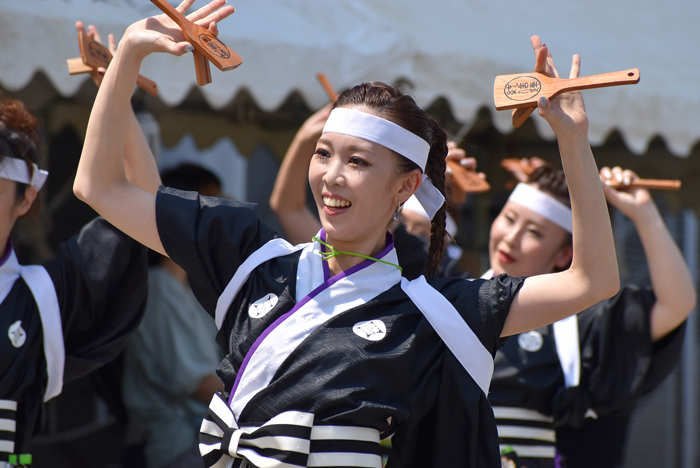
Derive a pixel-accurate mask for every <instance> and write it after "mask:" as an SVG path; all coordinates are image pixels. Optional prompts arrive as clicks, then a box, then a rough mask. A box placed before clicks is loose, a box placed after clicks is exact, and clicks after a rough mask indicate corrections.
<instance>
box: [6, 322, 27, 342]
mask: <svg viewBox="0 0 700 468" xmlns="http://www.w3.org/2000/svg"><path fill="white" fill-rule="evenodd" d="M7 336H9V337H10V342H11V343H12V346H14V347H15V348H19V347H20V346H22V345H23V344H24V342H25V341H27V332H25V331H24V328H22V321H21V320H17V321H16V322H15V323H13V324H12V325H10V328H9V329H8V330H7Z"/></svg>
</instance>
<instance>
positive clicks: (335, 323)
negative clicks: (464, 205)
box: [74, 1, 619, 468]
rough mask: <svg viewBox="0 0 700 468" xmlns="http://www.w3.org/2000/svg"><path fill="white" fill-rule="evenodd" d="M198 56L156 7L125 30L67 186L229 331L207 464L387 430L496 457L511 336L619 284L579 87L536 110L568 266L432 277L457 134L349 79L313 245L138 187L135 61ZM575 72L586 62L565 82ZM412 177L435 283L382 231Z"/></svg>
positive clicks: (223, 205)
mask: <svg viewBox="0 0 700 468" xmlns="http://www.w3.org/2000/svg"><path fill="white" fill-rule="evenodd" d="M191 3H192V2H191V1H186V2H184V3H183V4H182V5H180V7H179V8H180V9H181V11H185V10H187V8H188V7H189V6H190V5H191ZM212 5H213V6H215V7H219V6H222V5H223V2H221V1H217V2H214V3H212V4H210V6H212ZM205 8H208V7H205ZM230 13H231V7H223V8H221V9H219V10H218V12H214V13H212V14H211V15H209V16H208V17H207V18H204V19H203V20H201V24H204V25H205V26H208V27H209V28H210V29H212V30H213V32H215V28H214V27H213V24H212V21H214V20H219V19H223V18H224V17H226V16H228V15H229V14H230ZM200 18H201V17H200ZM188 47H190V46H189V44H188V43H187V42H185V41H184V38H183V37H182V35H181V33H180V32H179V30H178V29H177V28H175V27H174V24H173V23H172V22H171V21H170V20H169V19H168V18H167V17H166V16H164V15H160V16H157V17H153V18H149V19H148V20H145V21H140V22H138V23H135V24H133V25H132V26H130V27H129V28H128V29H127V31H126V33H125V35H124V38H123V39H122V42H121V44H120V46H119V50H118V51H117V53H116V55H115V58H114V60H113V61H112V63H111V65H110V67H109V69H108V70H107V73H106V75H105V78H104V81H103V83H102V86H101V88H100V91H99V93H98V95H97V99H96V102H95V106H94V107H93V110H92V115H91V116H90V122H89V125H88V130H87V136H86V140H85V145H84V148H83V154H82V158H81V162H80V166H79V169H78V173H77V176H76V181H75V186H74V188H75V192H76V194H77V195H78V196H79V197H80V198H81V199H83V200H85V201H86V202H88V203H90V204H91V206H93V207H94V208H95V209H96V210H97V211H98V212H100V213H102V214H103V215H104V216H106V217H107V219H109V220H110V222H112V223H113V224H114V225H115V226H117V227H119V228H120V229H122V230H124V232H126V233H127V234H129V235H130V236H133V237H134V238H135V239H137V240H139V241H140V242H143V243H144V244H146V245H147V246H149V247H151V248H152V249H154V250H156V251H158V252H161V253H163V254H165V255H168V256H170V257H171V258H172V259H173V260H174V261H175V262H176V263H178V264H179V265H180V266H182V267H183V268H184V269H185V271H187V273H188V275H189V277H190V282H191V285H192V289H193V291H194V293H195V295H196V296H197V297H198V299H199V300H200V302H201V303H202V305H203V306H204V308H205V309H206V310H207V311H208V312H209V313H210V314H211V315H212V317H213V318H214V320H215V322H216V324H217V326H218V327H219V330H220V332H219V338H220V339H219V343H221V344H222V346H223V347H224V351H225V353H226V357H225V358H224V362H223V363H222V365H221V366H220V367H219V375H220V377H221V378H222V380H223V383H224V387H225V389H226V391H225V393H224V394H222V395H217V396H216V397H215V398H214V399H213V400H212V403H211V405H210V408H209V409H210V412H209V414H208V415H207V417H206V418H205V420H204V422H203V423H202V428H201V435H200V451H201V453H202V455H203V458H204V461H205V464H206V465H207V466H215V467H224V466H233V467H236V468H237V467H240V466H241V464H245V466H250V465H252V466H267V467H282V466H314V467H326V466H340V465H342V466H346V467H350V466H353V467H377V468H379V467H380V466H381V457H380V456H379V441H380V439H382V438H384V437H388V436H389V435H391V434H394V437H393V441H394V446H393V449H392V452H391V454H390V456H389V465H390V466H392V467H414V466H415V467H419V466H420V467H424V466H463V467H494V468H495V467H497V466H498V465H499V463H500V460H499V456H498V447H497V439H496V428H495V424H494V419H493V414H492V411H491V408H490V406H489V404H488V402H487V399H486V394H487V393H488V387H489V383H490V381H491V375H492V366H493V355H494V354H495V352H496V349H497V348H498V346H499V345H500V343H501V337H505V336H508V335H511V334H515V333H520V332H524V331H527V330H530V329H533V328H536V327H538V326H542V325H544V324H547V323H551V322H553V321H556V320H559V319H561V318H563V317H566V316H568V315H571V314H574V313H576V312H578V311H580V310H582V309H584V308H586V307H588V306H590V305H592V304H594V303H596V302H598V301H599V300H601V299H603V298H605V297H609V296H611V295H613V294H614V293H615V292H616V291H617V289H618V283H619V279H618V274H617V264H616V260H615V253H614V247H613V241H612V233H611V228H610V224H609V219H608V215H607V212H606V206H605V199H604V196H603V193H602V190H601V188H600V182H599V179H598V171H597V169H596V166H595V162H594V161H593V157H592V154H591V151H590V147H589V144H588V140H587V136H586V133H587V127H588V120H587V117H586V114H585V111H584V108H583V102H582V99H581V96H580V94H577V93H574V94H565V95H562V96H560V97H558V98H557V99H556V100H554V101H552V102H549V101H548V100H547V99H543V100H542V102H541V103H540V106H539V112H540V114H541V115H542V116H543V117H545V118H546V119H547V121H548V122H550V124H551V126H552V128H553V129H554V131H555V133H556V134H557V136H558V138H559V141H560V145H561V149H562V151H561V152H562V160H563V163H564V167H565V168H566V170H567V171H570V172H571V174H575V182H573V183H572V184H571V186H572V187H571V188H572V190H571V192H572V200H573V203H574V219H573V226H574V235H575V236H576V239H577V240H576V242H575V244H574V258H575V261H574V263H573V264H572V266H571V267H570V268H569V269H567V270H565V271H562V272H560V273H557V274H553V275H549V276H542V277H535V278H528V279H527V280H525V281H523V280H521V279H515V278H511V277H508V276H506V275H502V276H499V277H497V278H493V279H491V280H477V281H465V280H460V279H432V278H430V276H431V274H432V272H433V271H434V270H435V267H436V264H435V261H436V260H437V261H439V259H440V256H441V252H442V249H443V246H444V238H445V235H444V234H445V231H444V229H445V207H444V204H442V200H441V198H442V196H444V174H445V156H446V154H447V145H446V134H445V132H444V130H443V129H442V128H441V127H440V125H439V124H438V123H437V122H436V121H434V120H433V119H431V118H430V117H429V116H428V115H427V114H426V113H425V112H424V111H423V110H421V109H420V108H419V107H418V106H417V105H416V103H415V102H414V100H413V99H412V98H411V97H409V96H406V95H403V94H402V93H400V92H399V91H398V90H397V89H395V88H393V87H391V86H388V85H385V84H381V83H365V84H362V85H359V86H356V87H354V88H352V89H350V90H348V91H346V92H344V93H342V94H341V95H340V96H339V97H338V100H337V102H336V103H335V108H334V110H333V111H332V112H331V115H330V117H329V119H328V122H327V124H326V127H325V131H324V132H323V133H322V135H321V137H320V139H319V140H318V143H317V145H316V147H315V150H314V156H313V158H312V160H311V165H310V167H309V173H308V174H309V183H310V186H311V191H312V193H313V195H314V199H315V202H316V206H317V208H318V211H319V217H320V219H321V224H322V226H323V229H322V230H321V231H320V232H319V233H318V234H317V235H316V236H315V238H314V239H313V241H312V242H309V243H307V244H301V245H297V246H292V245H290V244H288V243H287V242H285V241H283V240H281V239H279V238H277V237H276V235H275V233H274V232H272V231H271V229H270V228H268V227H267V226H265V225H264V224H262V223H260V222H259V221H258V220H257V217H256V213H255V210H254V209H253V207H251V206H249V205H246V204H242V203H235V202H230V201H226V200H219V199H214V198H208V197H203V196H199V195H198V194H196V193H191V192H180V191H177V190H172V189H167V188H161V189H160V190H159V192H158V194H157V196H153V195H152V194H150V193H147V192H145V191H142V190H139V189H138V188H137V187H134V186H133V185H132V184H131V183H130V182H129V181H128V179H127V178H126V177H125V175H124V169H123V161H122V151H120V150H119V149H118V148H120V147H121V145H122V144H123V142H124V140H125V138H126V136H127V133H128V132H127V128H126V125H125V122H126V115H127V110H128V103H129V97H130V95H131V92H132V90H133V86H134V83H135V80H136V77H137V75H138V71H139V67H140V64H141V61H142V60H143V58H144V57H145V56H146V55H148V54H149V53H152V52H168V53H171V54H174V55H183V54H184V53H185V52H186V51H187V50H188ZM578 65H579V61H578V57H575V58H574V61H573V66H572V76H577V75H578ZM145 156H146V155H144V157H145ZM425 177H427V179H425ZM428 179H429V181H430V183H428ZM419 188H422V190H421V192H422V193H421V195H420V196H419V200H420V202H421V204H422V205H423V207H424V208H425V210H426V212H428V213H430V214H434V216H433V232H432V234H431V248H430V253H431V255H430V262H429V264H428V266H427V269H426V276H428V279H426V278H425V277H419V278H418V279H416V280H414V281H411V282H409V281H407V280H405V279H402V278H401V271H400V268H399V267H398V265H397V264H396V263H397V258H396V253H395V250H394V248H393V240H392V238H391V236H390V235H388V234H387V225H388V224H389V222H390V221H391V219H392V216H393V214H394V213H395V212H396V211H397V210H398V208H399V207H400V206H401V204H402V203H404V202H405V201H406V200H408V198H409V197H410V196H411V195H413V194H414V193H416V192H417V191H418V190H419Z"/></svg>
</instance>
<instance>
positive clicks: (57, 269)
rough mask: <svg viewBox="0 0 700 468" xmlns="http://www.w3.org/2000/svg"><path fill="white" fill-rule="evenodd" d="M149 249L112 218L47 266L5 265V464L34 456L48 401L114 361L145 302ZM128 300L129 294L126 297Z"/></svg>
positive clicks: (1, 284)
mask: <svg viewBox="0 0 700 468" xmlns="http://www.w3.org/2000/svg"><path fill="white" fill-rule="evenodd" d="M146 268H147V266H146V252H145V249H144V248H143V247H142V246H139V245H138V244H136V243H135V242H134V241H131V240H130V239H128V238H127V237H126V236H124V235H122V234H121V233H118V231H116V229H114V228H113V227H112V226H111V225H109V224H108V223H107V222H106V221H104V220H101V219H99V220H96V221H94V222H93V223H90V224H89V225H87V226H86V227H85V228H84V229H83V231H82V232H81V235H80V236H79V237H75V238H73V239H72V240H71V241H69V242H67V243H66V244H63V245H61V247H60V248H59V252H58V254H57V256H56V258H55V259H53V260H50V261H48V262H46V263H45V264H44V265H43V266H38V265H32V266H21V265H19V263H18V262H17V257H16V256H15V253H14V250H13V249H12V247H11V246H10V245H8V248H7V250H6V254H5V257H4V258H3V259H1V260H0V467H1V466H2V463H6V462H8V460H9V459H10V457H11V456H12V455H16V456H19V455H27V454H29V453H30V442H31V438H32V436H33V435H34V434H35V433H36V432H37V431H38V430H39V425H40V422H41V417H40V416H41V411H42V409H43V406H44V402H46V401H48V400H49V399H51V398H54V397H56V396H57V395H59V394H60V393H61V390H62V388H63V382H64V380H65V381H69V380H73V379H75V378H77V377H80V376H82V375H84V374H85V373H87V372H89V371H91V370H93V369H96V368H97V367H99V366H100V365H101V364H104V363H105V362H107V361H109V360H110V359H111V358H114V357H115V356H116V355H117V354H118V353H119V352H120V351H121V349H122V348H123V346H124V345H125V344H126V343H125V340H126V337H127V334H128V332H129V331H131V330H133V329H134V328H135V327H136V325H137V324H138V321H139V319H140V316H139V314H140V312H142V311H143V306H144V305H145V276H146ZM125 296H126V297H125Z"/></svg>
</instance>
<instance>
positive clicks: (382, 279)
mask: <svg viewBox="0 0 700 468" xmlns="http://www.w3.org/2000/svg"><path fill="white" fill-rule="evenodd" d="M319 237H320V238H321V239H324V237H325V233H324V232H323V231H321V232H320V233H319ZM272 242H274V243H275V244H279V243H280V240H279V239H275V240H274V241H271V242H270V243H268V244H265V245H264V246H263V247H261V248H260V249H259V250H258V251H256V252H254V253H253V255H255V254H257V253H258V252H261V251H264V250H267V249H269V250H270V251H272V250H273V249H275V248H276V247H275V246H274V245H273V244H271V243H272ZM281 242H284V241H281ZM268 245H269V246H270V247H268ZM289 247H291V246H289ZM293 249H294V250H302V253H301V255H300V260H299V265H298V273H297V280H298V281H299V280H301V283H303V284H300V285H298V286H297V292H302V293H304V296H303V297H300V296H297V303H296V305H295V306H294V307H293V308H292V309H291V310H290V311H289V312H287V313H286V314H284V315H282V316H281V317H279V318H278V319H277V320H276V321H275V322H274V323H273V324H272V325H270V326H269V327H268V328H267V329H266V330H265V331H264V332H263V333H262V335H260V336H259V337H258V339H257V340H256V341H255V343H254V344H253V346H252V347H251V349H250V351H248V354H247V355H246V357H245V359H244V360H243V363H242V364H241V367H240V369H239V372H238V376H237V377H236V381H235V383H234V385H233V389H232V391H231V397H230V399H229V405H230V406H231V409H232V411H233V413H234V415H235V417H236V419H238V418H239V417H240V415H241V413H242V412H243V409H244V408H245V407H246V405H247V404H248V403H249V402H250V401H251V400H252V399H253V397H255V395H257V394H258V393H259V392H260V391H261V390H263V389H264V388H265V387H267V386H268V385H269V384H270V382H271V381H272V378H273V377H274V375H275V373H276V372H277V370H278V369H279V368H280V366H281V365H282V364H283V363H284V361H285V360H286V359H287V358H288V357H289V355H290V354H291V353H292V352H293V351H294V350H295V349H296V348H297V347H299V345H301V344H302V343H303V342H304V340H306V338H308V337H309V335H311V333H313V332H314V331H315V330H316V329H318V328H319V327H320V326H322V325H323V324H324V323H326V322H327V321H329V320H331V319H333V318H335V317H337V316H338V315H340V314H341V313H343V312H345V311H347V310H350V309H353V308H355V307H358V306H360V305H362V304H365V303H366V302H368V301H370V300H372V299H374V298H375V297H377V296H378V295H379V294H381V293H383V292H385V291H386V290H388V289H389V288H391V287H392V286H394V285H396V284H398V283H399V282H400V281H401V272H400V271H399V269H398V268H397V267H395V266H392V265H387V264H385V263H381V262H375V261H372V260H365V261H363V262H361V263H360V264H358V265H356V266H354V267H352V268H350V269H348V270H347V271H344V272H342V273H339V274H337V275H335V276H333V277H329V276H330V274H329V273H328V270H327V266H324V263H326V262H322V261H321V256H320V255H319V254H318V253H316V252H318V251H319V250H320V249H321V245H320V244H319V243H317V242H314V243H310V244H305V245H302V246H296V247H294V248H293ZM289 253H291V251H290V252H289ZM253 255H251V257H252V256H253ZM272 258H274V257H272ZM376 258H377V259H380V260H383V261H385V262H389V263H394V264H396V265H398V258H397V256H396V250H394V242H393V238H392V236H391V235H387V245H386V247H385V248H384V250H382V252H380V253H379V254H378V255H376ZM246 261H247V260H246ZM244 264H245V262H244ZM243 266H244V265H241V268H242V267H243ZM239 269H240V268H239ZM251 271H252V270H251ZM236 274H238V273H236ZM234 278H235V275H234ZM305 278H308V281H307V280H306V279H305ZM232 281H233V280H232ZM319 281H320V283H319ZM227 289H228V287H227ZM341 298H342V302H340V301H339V299H341ZM229 304H230V303H229ZM218 308H219V306H218V305H217V309H218ZM251 320H256V319H254V318H251Z"/></svg>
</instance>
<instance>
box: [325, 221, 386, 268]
mask: <svg viewBox="0 0 700 468" xmlns="http://www.w3.org/2000/svg"><path fill="white" fill-rule="evenodd" d="M326 243H327V244H328V245H330V246H332V247H333V248H334V249H335V250H339V251H343V252H352V253H356V254H362V255H367V256H370V257H376V256H377V255H379V254H380V253H381V251H382V250H384V248H385V247H386V231H385V232H383V233H382V234H381V235H380V236H378V237H374V236H373V237H368V238H365V239H363V240H361V241H357V242H352V241H351V242H343V241H338V240H335V239H333V238H332V237H331V236H329V235H326ZM326 250H328V249H327V248H326ZM365 260H366V259H365V258H362V257H356V256H354V255H342V254H341V255H338V256H335V257H331V258H329V259H328V260H326V261H327V262H328V270H329V271H330V274H331V276H335V275H337V274H338V273H342V272H343V271H346V270H349V269H350V268H352V267H354V266H356V265H359V264H360V263H362V262H364V261H365Z"/></svg>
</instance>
